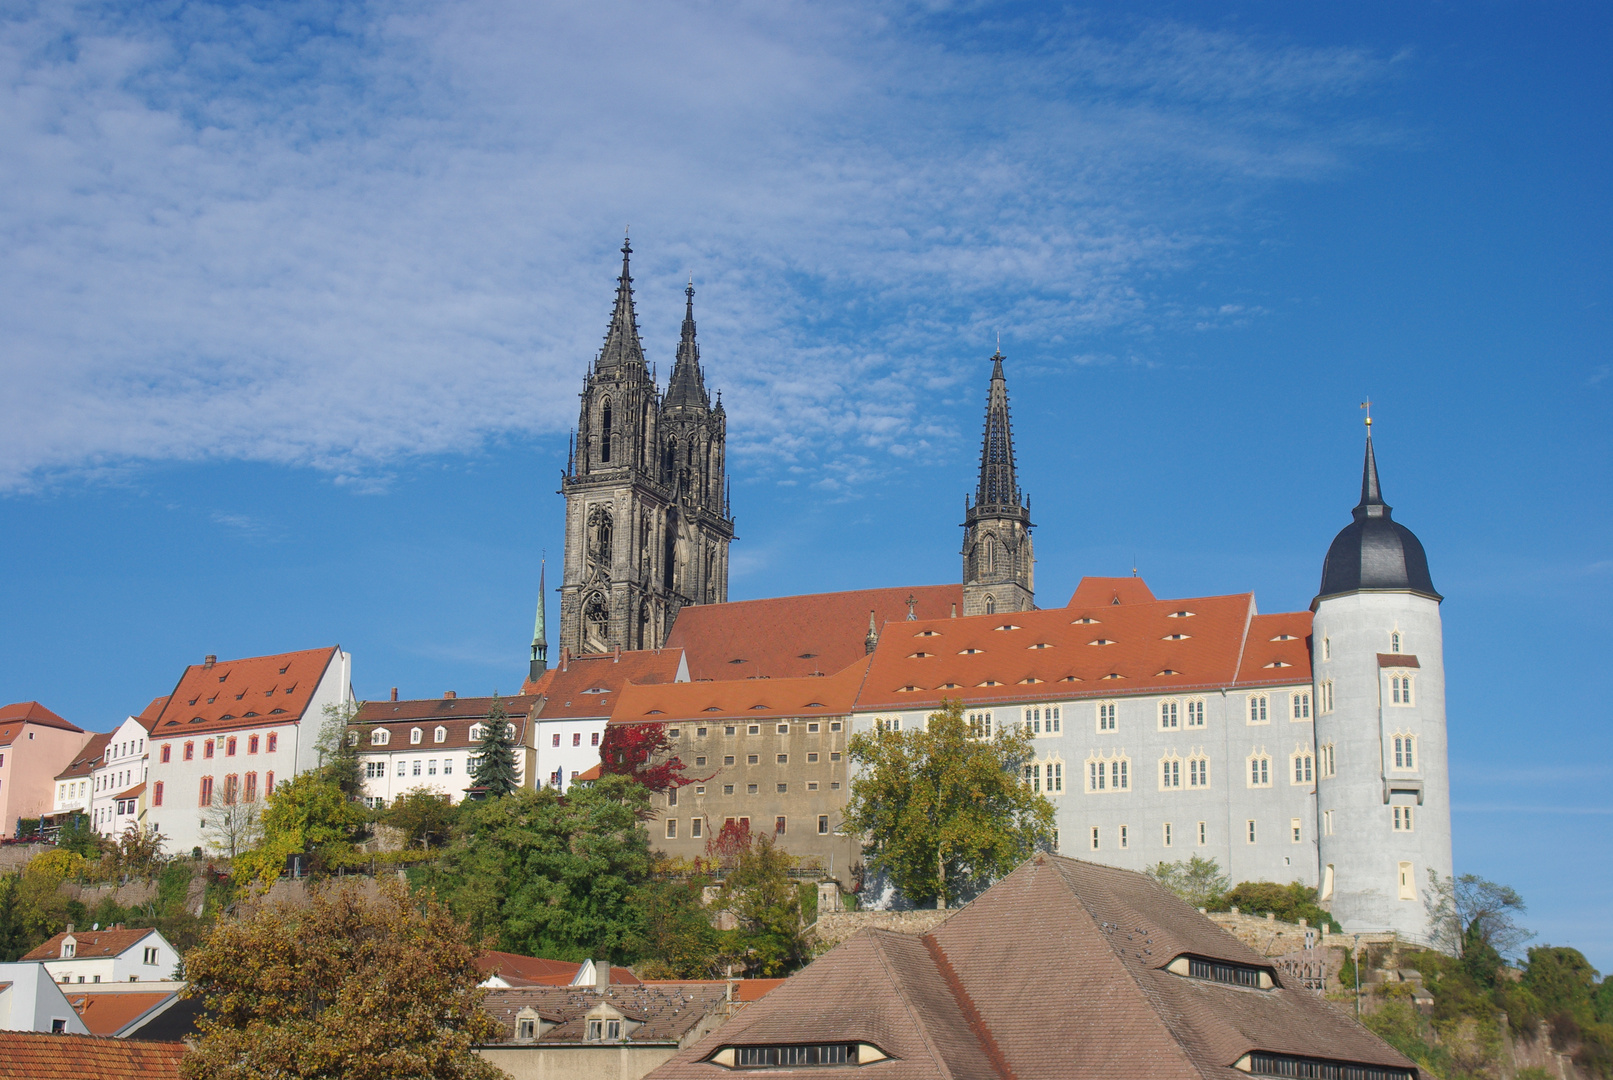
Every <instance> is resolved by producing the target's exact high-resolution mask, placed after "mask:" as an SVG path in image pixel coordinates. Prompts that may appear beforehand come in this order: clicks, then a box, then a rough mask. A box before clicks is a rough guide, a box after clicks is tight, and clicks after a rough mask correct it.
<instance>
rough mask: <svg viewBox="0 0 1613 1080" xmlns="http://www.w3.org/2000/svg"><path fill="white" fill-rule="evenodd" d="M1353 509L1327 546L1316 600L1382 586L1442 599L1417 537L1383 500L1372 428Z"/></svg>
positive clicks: (1379, 589)
mask: <svg viewBox="0 0 1613 1080" xmlns="http://www.w3.org/2000/svg"><path fill="white" fill-rule="evenodd" d="M1352 513H1353V514H1354V515H1355V520H1354V521H1352V522H1350V524H1348V525H1346V526H1345V527H1344V529H1343V530H1342V531H1341V532H1340V533H1339V534H1338V535H1337V536H1335V537H1334V538H1333V544H1332V546H1331V547H1329V548H1328V549H1327V560H1326V561H1325V562H1324V563H1322V588H1321V591H1320V592H1318V593H1317V594H1316V600H1317V601H1320V600H1325V599H1327V598H1328V597H1330V596H1339V595H1342V594H1344V593H1353V592H1376V591H1381V590H1387V591H1406V592H1414V593H1418V594H1420V595H1422V596H1427V597H1429V598H1430V599H1433V600H1443V599H1444V597H1442V596H1440V595H1439V593H1437V592H1435V591H1434V581H1433V579H1432V578H1431V577H1429V574H1428V556H1427V555H1426V554H1424V552H1423V545H1422V541H1420V540H1418V539H1417V537H1416V535H1415V534H1413V533H1412V531H1411V530H1410V529H1408V528H1406V527H1405V526H1404V525H1402V524H1400V523H1399V522H1397V521H1395V520H1393V518H1392V517H1391V516H1390V507H1389V505H1388V504H1387V503H1385V502H1384V501H1383V496H1382V494H1381V493H1380V491H1379V488H1378V461H1377V458H1376V457H1374V456H1373V453H1372V436H1371V434H1368V435H1367V457H1366V462H1365V464H1364V465H1363V466H1362V469H1361V502H1360V504H1359V505H1358V506H1356V508H1355V510H1354V511H1352ZM1311 606H1312V607H1313V608H1314V607H1315V606H1316V602H1315V601H1312V604H1311Z"/></svg>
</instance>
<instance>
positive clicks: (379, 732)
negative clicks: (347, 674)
mask: <svg viewBox="0 0 1613 1080" xmlns="http://www.w3.org/2000/svg"><path fill="white" fill-rule="evenodd" d="M493 700H494V699H493V698H490V697H475V698H462V697H459V696H458V695H457V694H456V693H455V692H453V691H451V690H450V691H449V692H447V693H445V694H444V695H443V696H442V697H440V698H426V699H424V700H419V701H398V700H397V699H396V698H394V699H393V700H391V701H366V702H364V704H362V705H361V706H359V710H358V712H357V713H355V714H354V716H353V719H352V721H351V722H350V723H349V725H348V730H347V739H348V742H349V743H350V744H351V745H353V746H355V747H356V748H357V749H358V756H359V767H360V769H361V770H362V772H363V776H364V801H365V803H366V804H367V805H369V806H371V807H376V808H380V807H384V806H390V805H391V804H392V802H393V801H394V800H395V799H397V798H398V797H399V796H400V795H406V794H408V793H409V792H411V791H416V790H424V791H428V792H430V793H432V794H433V795H437V796H439V797H440V798H443V799H446V800H447V801H448V802H451V803H457V802H459V801H460V800H462V799H464V797H465V791H466V789H467V788H469V787H471V786H473V785H474V784H475V781H474V780H473V779H472V777H471V766H472V764H473V763H474V759H475V757H476V747H477V744H478V743H480V742H481V740H482V731H483V725H485V724H486V723H487V722H488V719H487V718H488V713H489V712H490V710H491V709H492V707H493ZM540 700H541V699H540V698H536V697H528V696H523V695H517V696H516V697H511V698H502V699H500V701H499V703H500V705H502V706H503V708H504V714H505V723H506V724H507V725H508V734H509V737H510V738H511V739H512V740H514V742H515V770H516V775H517V776H518V777H519V778H520V780H521V786H523V787H529V786H531V776H532V770H533V762H534V761H535V760H536V754H535V751H534V748H533V746H532V725H531V722H530V716H531V713H532V709H533V706H534V705H536V704H537V703H538V702H539V701H540Z"/></svg>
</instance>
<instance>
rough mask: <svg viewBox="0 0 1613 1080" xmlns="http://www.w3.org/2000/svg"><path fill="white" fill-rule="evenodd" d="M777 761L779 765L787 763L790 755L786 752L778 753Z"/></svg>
mask: <svg viewBox="0 0 1613 1080" xmlns="http://www.w3.org/2000/svg"><path fill="white" fill-rule="evenodd" d="M778 763H779V764H780V765H788V764H789V763H790V755H788V754H780V755H779V756H778Z"/></svg>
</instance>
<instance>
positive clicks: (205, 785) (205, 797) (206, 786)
mask: <svg viewBox="0 0 1613 1080" xmlns="http://www.w3.org/2000/svg"><path fill="white" fill-rule="evenodd" d="M199 804H200V805H202V806H211V805H212V804H213V778H212V777H211V776H204V777H202V791H201V798H200V800H199Z"/></svg>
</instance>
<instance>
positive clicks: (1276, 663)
mask: <svg viewBox="0 0 1613 1080" xmlns="http://www.w3.org/2000/svg"><path fill="white" fill-rule="evenodd" d="M1266 666H1267V667H1293V666H1294V665H1293V664H1290V663H1289V662H1288V661H1286V660H1273V661H1272V662H1271V663H1269V664H1267V665H1266Z"/></svg>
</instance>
